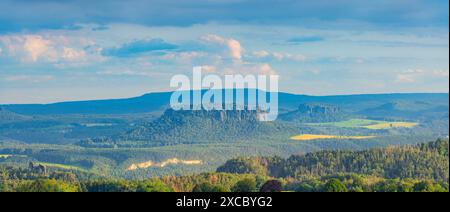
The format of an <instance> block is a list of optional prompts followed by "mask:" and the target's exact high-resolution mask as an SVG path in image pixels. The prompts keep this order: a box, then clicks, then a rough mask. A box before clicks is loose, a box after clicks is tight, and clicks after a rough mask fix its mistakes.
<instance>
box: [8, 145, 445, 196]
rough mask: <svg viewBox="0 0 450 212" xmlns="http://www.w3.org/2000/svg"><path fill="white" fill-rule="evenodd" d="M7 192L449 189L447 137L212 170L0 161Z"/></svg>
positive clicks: (234, 164) (241, 161) (253, 160)
mask: <svg viewBox="0 0 450 212" xmlns="http://www.w3.org/2000/svg"><path fill="white" fill-rule="evenodd" d="M0 191H6V192H36V191H40V192H173V191H174V192H181V191H185V192H257V191H262V192H276V191H297V192H448V191H449V141H448V140H438V141H436V142H431V143H426V144H419V145H414V146H403V147H389V148H383V149H372V150H366V151H321V152H316V153H309V154H306V155H300V156H292V157H290V158H287V159H283V158H279V157H252V158H237V159H233V160H229V161H228V162H226V163H225V164H224V165H223V166H221V167H219V168H218V170H217V172H214V173H204V174H197V175H188V176H165V177H158V178H149V179H146V180H114V179H111V178H105V177H100V176H95V175H94V174H90V173H86V172H79V171H77V170H72V171H67V170H65V171H64V170H53V171H49V170H47V169H46V167H45V166H35V165H34V164H32V163H31V164H30V166H29V167H28V168H13V167H5V166H0Z"/></svg>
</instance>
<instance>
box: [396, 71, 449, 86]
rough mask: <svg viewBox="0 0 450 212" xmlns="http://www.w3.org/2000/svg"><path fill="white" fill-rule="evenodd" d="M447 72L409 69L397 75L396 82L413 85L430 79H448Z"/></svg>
mask: <svg viewBox="0 0 450 212" xmlns="http://www.w3.org/2000/svg"><path fill="white" fill-rule="evenodd" d="M448 77H449V71H448V70H424V69H409V70H406V71H403V72H401V73H399V74H397V80H396V82H399V83H415V82H418V81H419V80H424V79H431V78H448Z"/></svg>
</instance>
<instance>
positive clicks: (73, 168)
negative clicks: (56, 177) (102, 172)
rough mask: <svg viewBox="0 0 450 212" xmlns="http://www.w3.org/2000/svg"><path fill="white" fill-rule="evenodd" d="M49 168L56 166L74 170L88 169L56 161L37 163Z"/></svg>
mask: <svg viewBox="0 0 450 212" xmlns="http://www.w3.org/2000/svg"><path fill="white" fill-rule="evenodd" d="M37 164H40V165H43V166H46V167H49V168H58V169H67V170H76V171H88V170H86V169H83V168H81V167H78V166H70V165H65V164H58V163H41V162H39V163H37Z"/></svg>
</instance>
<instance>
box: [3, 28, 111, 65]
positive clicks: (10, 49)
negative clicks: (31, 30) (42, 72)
mask: <svg viewBox="0 0 450 212" xmlns="http://www.w3.org/2000/svg"><path fill="white" fill-rule="evenodd" d="M94 44H95V42H93V41H91V40H88V39H84V38H74V37H66V36H61V35H46V36H43V35H37V34H28V35H5V36H0V46H2V47H3V48H4V49H5V51H4V54H5V55H7V56H9V57H12V58H15V59H17V60H18V61H20V62H22V63H31V64H33V63H51V64H53V65H54V66H55V67H59V68H62V67H69V66H70V67H71V66H74V65H76V66H83V65H87V64H89V63H90V62H98V61H102V60H103V58H102V56H101V55H100V54H99V51H91V50H92V49H90V48H88V47H90V46H92V45H94ZM88 50H89V51H88Z"/></svg>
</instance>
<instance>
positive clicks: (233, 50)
mask: <svg viewBox="0 0 450 212" xmlns="http://www.w3.org/2000/svg"><path fill="white" fill-rule="evenodd" d="M227 45H228V48H229V49H230V55H231V57H232V58H233V59H235V60H241V59H242V51H243V49H242V46H241V43H239V41H237V40H234V39H231V40H228V41H227Z"/></svg>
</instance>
